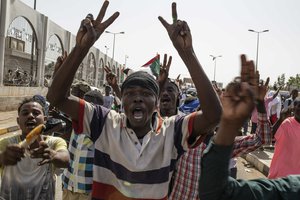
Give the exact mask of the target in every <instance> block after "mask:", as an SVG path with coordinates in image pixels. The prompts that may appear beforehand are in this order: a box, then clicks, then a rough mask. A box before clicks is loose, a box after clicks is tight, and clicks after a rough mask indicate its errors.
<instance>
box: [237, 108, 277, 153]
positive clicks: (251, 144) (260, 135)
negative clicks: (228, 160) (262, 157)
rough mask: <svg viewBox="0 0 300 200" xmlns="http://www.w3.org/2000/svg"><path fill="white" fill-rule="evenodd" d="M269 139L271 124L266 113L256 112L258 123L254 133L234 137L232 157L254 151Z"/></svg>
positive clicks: (270, 137) (268, 142)
mask: <svg viewBox="0 0 300 200" xmlns="http://www.w3.org/2000/svg"><path fill="white" fill-rule="evenodd" d="M271 140H272V136H271V125H270V122H269V120H268V117H267V114H265V113H260V112H258V123H257V129H256V132H255V134H253V135H248V136H241V137H236V138H235V141H234V145H233V153H232V157H237V156H240V155H241V154H244V153H249V152H251V151H254V150H255V149H257V148H258V147H260V146H261V145H264V144H270V142H271Z"/></svg>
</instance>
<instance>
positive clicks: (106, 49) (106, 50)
mask: <svg viewBox="0 0 300 200" xmlns="http://www.w3.org/2000/svg"><path fill="white" fill-rule="evenodd" d="M104 47H105V60H104V66H106V62H107V52H108V49H109V47H107V46H104Z"/></svg>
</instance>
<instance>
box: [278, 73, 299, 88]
mask: <svg viewBox="0 0 300 200" xmlns="http://www.w3.org/2000/svg"><path fill="white" fill-rule="evenodd" d="M285 80H286V78H285V74H281V75H280V76H278V77H277V81H275V82H274V85H273V88H274V89H275V90H276V89H277V88H279V87H281V88H282V90H288V91H290V90H292V89H299V88H300V74H296V76H295V77H293V76H291V77H289V79H288V81H287V82H285Z"/></svg>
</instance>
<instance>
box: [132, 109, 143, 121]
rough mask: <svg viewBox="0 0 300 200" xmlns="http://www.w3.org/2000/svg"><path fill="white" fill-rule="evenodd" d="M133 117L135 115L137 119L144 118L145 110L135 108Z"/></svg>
mask: <svg viewBox="0 0 300 200" xmlns="http://www.w3.org/2000/svg"><path fill="white" fill-rule="evenodd" d="M133 117H134V119H137V120H139V119H142V118H143V112H142V111H141V110H135V111H134V112H133Z"/></svg>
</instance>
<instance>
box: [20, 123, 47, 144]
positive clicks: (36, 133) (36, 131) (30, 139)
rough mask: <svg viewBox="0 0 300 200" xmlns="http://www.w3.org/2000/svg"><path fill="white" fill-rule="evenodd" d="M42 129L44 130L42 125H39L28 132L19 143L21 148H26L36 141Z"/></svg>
mask: <svg viewBox="0 0 300 200" xmlns="http://www.w3.org/2000/svg"><path fill="white" fill-rule="evenodd" d="M44 128H45V125H44V124H40V125H38V126H37V127H35V128H34V129H33V130H32V131H30V132H29V133H28V134H27V136H26V138H25V140H23V141H22V142H21V146H22V147H24V148H26V147H28V146H29V145H31V144H32V143H33V142H34V141H35V140H36V139H37V137H38V136H39V135H40V134H41V133H42V132H43V130H44Z"/></svg>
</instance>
